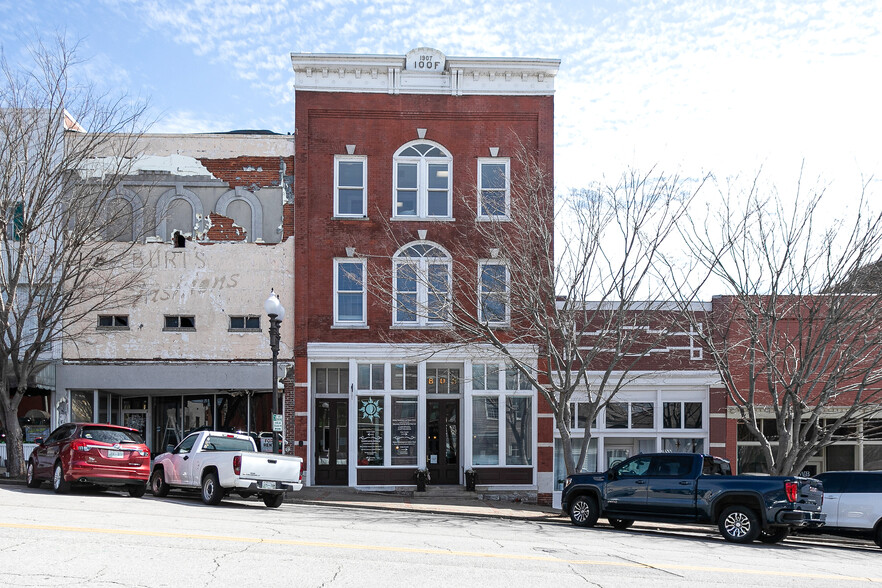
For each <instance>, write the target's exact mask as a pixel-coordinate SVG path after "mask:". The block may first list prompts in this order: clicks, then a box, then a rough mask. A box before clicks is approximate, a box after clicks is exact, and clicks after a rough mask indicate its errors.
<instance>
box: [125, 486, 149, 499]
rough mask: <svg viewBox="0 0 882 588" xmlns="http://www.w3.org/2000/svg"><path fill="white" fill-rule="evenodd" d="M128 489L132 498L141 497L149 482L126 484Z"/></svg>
mask: <svg viewBox="0 0 882 588" xmlns="http://www.w3.org/2000/svg"><path fill="white" fill-rule="evenodd" d="M126 490H128V491H129V496H131V497H132V498H141V497H142V496H144V493H145V492H146V491H147V484H129V485H128V486H126Z"/></svg>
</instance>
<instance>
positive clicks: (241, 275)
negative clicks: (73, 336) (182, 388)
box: [63, 238, 294, 386]
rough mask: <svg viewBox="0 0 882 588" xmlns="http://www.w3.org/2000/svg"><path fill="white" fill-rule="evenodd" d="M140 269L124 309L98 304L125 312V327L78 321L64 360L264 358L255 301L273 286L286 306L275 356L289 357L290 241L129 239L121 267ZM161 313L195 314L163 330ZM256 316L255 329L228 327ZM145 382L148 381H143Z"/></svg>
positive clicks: (265, 341) (259, 307) (264, 333)
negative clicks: (191, 326)
mask: <svg viewBox="0 0 882 588" xmlns="http://www.w3.org/2000/svg"><path fill="white" fill-rule="evenodd" d="M138 270H141V271H144V276H145V279H146V286H145V288H144V289H143V294H142V295H141V296H140V297H139V299H138V302H137V303H136V304H135V305H134V307H132V308H119V309H116V310H108V311H102V312H101V313H100V314H102V315H121V314H124V315H128V317H129V329H128V330H98V328H97V324H98V314H99V313H93V314H90V315H89V316H88V318H87V319H85V321H86V325H85V326H86V327H87V333H89V335H88V340H85V341H82V342H78V344H77V345H76V346H74V345H65V346H64V350H63V357H64V360H65V361H74V360H92V361H98V362H103V361H120V360H123V361H125V360H128V361H156V360H162V361H175V360H181V361H186V360H214V361H224V360H238V361H243V360H244V361H248V360H268V359H271V358H272V355H271V352H270V347H269V332H268V327H269V322H268V319H267V317H266V315H265V314H264V311H263V303H264V301H265V300H266V299H267V297H268V296H269V294H270V289H271V288H272V289H275V291H276V293H277V294H278V295H279V297H280V299H281V301H282V305H283V306H284V307H285V309H286V310H287V311H288V313H289V315H288V317H289V318H288V320H286V321H284V322H283V323H282V329H281V344H280V349H279V358H280V359H285V358H288V359H290V358H291V357H292V351H291V347H290V342H292V341H293V340H294V321H293V320H292V319H293V310H294V240H293V238H291V239H288V240H286V241H285V242H283V243H279V244H276V245H259V244H251V243H218V244H213V245H202V244H199V243H189V242H188V243H187V246H186V247H184V248H174V247H172V246H171V245H169V244H166V243H148V244H145V245H136V246H135V248H134V250H133V251H132V253H131V255H130V261H129V262H128V263H127V267H123V268H120V271H138ZM165 315H187V316H194V317H195V324H196V330H195V331H181V332H178V331H165V330H163V327H164V325H165V320H164V317H165ZM230 315H238V316H246V315H260V327H261V331H260V332H230V331H229V330H228V329H229V324H230V323H229V316H230ZM145 386H149V383H146V382H145Z"/></svg>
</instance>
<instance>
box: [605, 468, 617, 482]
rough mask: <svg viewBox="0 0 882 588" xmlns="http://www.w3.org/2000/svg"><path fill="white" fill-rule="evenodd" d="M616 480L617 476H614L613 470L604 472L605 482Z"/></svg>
mask: <svg viewBox="0 0 882 588" xmlns="http://www.w3.org/2000/svg"><path fill="white" fill-rule="evenodd" d="M616 478H618V476H617V475H616V471H615V470H607V471H606V479H607V480H609V481H610V482H614V481H615V480H616Z"/></svg>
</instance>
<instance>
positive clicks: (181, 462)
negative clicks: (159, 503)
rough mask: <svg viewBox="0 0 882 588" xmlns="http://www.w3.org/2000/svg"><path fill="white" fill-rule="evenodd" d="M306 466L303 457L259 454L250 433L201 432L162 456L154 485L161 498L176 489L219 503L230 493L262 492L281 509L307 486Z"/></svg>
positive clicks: (157, 462) (266, 500)
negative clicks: (199, 493) (288, 495)
mask: <svg viewBox="0 0 882 588" xmlns="http://www.w3.org/2000/svg"><path fill="white" fill-rule="evenodd" d="M302 466H303V460H302V459H300V458H299V457H293V456H287V455H276V454H272V453H259V452H258V451H257V447H256V446H255V445H254V440H253V439H252V438H251V437H249V436H247V435H237V434H235V433H222V432H220V431H199V432H197V433H191V434H190V435H188V436H187V437H185V438H184V440H183V441H181V442H180V443H179V444H178V446H177V447H175V448H174V449H171V450H170V451H169V452H168V453H163V454H162V455H159V456H157V457H156V460H155V461H154V462H153V473H152V475H151V478H150V489H151V490H152V491H153V495H154V496H158V497H163V496H166V495H167V494H168V492H169V490H171V489H172V488H180V489H185V490H201V491H202V501H203V502H204V503H205V504H218V503H220V501H221V500H222V499H223V497H224V496H225V495H227V494H229V493H230V492H236V493H237V494H238V495H239V496H242V497H245V498H247V497H249V496H253V495H255V494H256V495H257V496H258V497H260V498H261V499H263V503H264V504H266V505H267V506H268V507H270V508H277V507H279V506H280V505H281V504H282V501H283V500H284V498H285V493H286V492H292V491H295V490H300V489H301V488H302V487H303V484H302V481H301V476H302V471H303V468H302Z"/></svg>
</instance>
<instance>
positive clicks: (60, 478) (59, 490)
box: [52, 462, 70, 494]
mask: <svg viewBox="0 0 882 588" xmlns="http://www.w3.org/2000/svg"><path fill="white" fill-rule="evenodd" d="M52 489H53V490H55V493H56V494H67V492H68V491H69V490H70V482H66V481H65V480H64V469H63V468H62V467H61V462H59V463H56V464H55V470H54V471H53V473H52Z"/></svg>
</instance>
